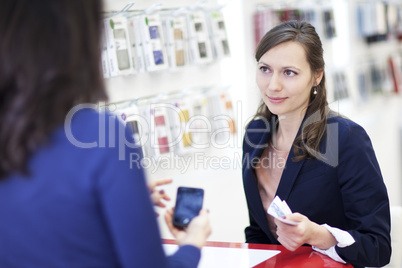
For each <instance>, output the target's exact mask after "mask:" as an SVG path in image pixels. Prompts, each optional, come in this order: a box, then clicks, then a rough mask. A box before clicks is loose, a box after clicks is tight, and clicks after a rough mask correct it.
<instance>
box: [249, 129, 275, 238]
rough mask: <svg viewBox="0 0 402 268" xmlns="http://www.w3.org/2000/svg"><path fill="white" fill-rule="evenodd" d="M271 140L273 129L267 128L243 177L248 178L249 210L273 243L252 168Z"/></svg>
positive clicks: (253, 152)
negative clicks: (250, 205)
mask: <svg viewBox="0 0 402 268" xmlns="http://www.w3.org/2000/svg"><path fill="white" fill-rule="evenodd" d="M270 139H271V129H269V128H267V130H266V131H265V132H264V133H263V134H262V135H261V136H260V140H259V141H258V143H257V142H256V141H254V142H255V143H254V144H258V146H256V147H255V150H253V151H251V154H250V156H249V161H248V162H247V169H246V170H245V173H244V174H243V177H244V178H247V179H246V180H244V187H245V192H246V193H247V197H248V198H249V199H250V200H249V204H252V207H250V208H249V209H250V210H252V211H254V213H253V215H254V218H255V220H256V221H257V223H258V225H259V226H260V228H261V229H262V230H263V231H264V233H265V234H266V235H267V236H268V237H269V238H270V240H271V241H276V239H275V238H274V237H273V235H272V234H271V231H270V230H269V227H268V224H267V218H266V213H267V212H266V211H265V209H264V207H263V205H262V201H261V197H260V192H259V190H258V186H257V178H256V176H255V172H254V167H253V166H252V163H255V161H258V160H259V159H260V158H261V155H262V153H263V151H264V149H265V148H266V147H267V145H268V141H269V140H270Z"/></svg>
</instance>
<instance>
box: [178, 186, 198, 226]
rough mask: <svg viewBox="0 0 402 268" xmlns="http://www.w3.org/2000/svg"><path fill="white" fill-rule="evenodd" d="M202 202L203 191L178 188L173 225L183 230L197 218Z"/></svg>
mask: <svg viewBox="0 0 402 268" xmlns="http://www.w3.org/2000/svg"><path fill="white" fill-rule="evenodd" d="M203 201H204V190H203V189H200V188H191V187H179V188H178V189H177V197H176V206H175V209H174V214H173V225H174V226H175V227H177V228H179V229H184V228H186V227H187V225H188V224H189V223H190V221H191V220H192V219H193V218H194V217H196V216H198V214H199V213H200V210H201V208H202V203H203Z"/></svg>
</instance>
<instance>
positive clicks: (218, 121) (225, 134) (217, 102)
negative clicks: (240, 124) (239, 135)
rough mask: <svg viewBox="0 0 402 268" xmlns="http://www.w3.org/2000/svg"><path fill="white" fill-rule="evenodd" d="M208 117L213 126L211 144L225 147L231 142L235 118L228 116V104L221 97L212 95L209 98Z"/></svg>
mask: <svg viewBox="0 0 402 268" xmlns="http://www.w3.org/2000/svg"><path fill="white" fill-rule="evenodd" d="M207 103H208V117H209V120H210V122H211V124H212V135H211V144H212V145H213V146H214V145H217V146H219V145H223V144H225V143H227V142H228V141H229V138H230V133H231V132H232V129H231V128H230V122H232V120H233V118H231V117H230V116H228V115H227V111H226V103H225V101H224V99H223V98H222V96H221V95H211V96H209V97H208V101H207Z"/></svg>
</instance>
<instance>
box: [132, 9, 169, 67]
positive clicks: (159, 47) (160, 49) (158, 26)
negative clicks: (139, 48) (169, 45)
mask: <svg viewBox="0 0 402 268" xmlns="http://www.w3.org/2000/svg"><path fill="white" fill-rule="evenodd" d="M139 22H140V24H141V25H140V29H141V37H142V41H143V50H144V61H145V66H146V69H147V71H148V72H151V71H159V70H164V69H167V68H168V67H169V63H168V61H167V56H166V49H165V44H164V34H163V30H162V23H161V19H160V16H159V14H151V15H141V16H140V19H139Z"/></svg>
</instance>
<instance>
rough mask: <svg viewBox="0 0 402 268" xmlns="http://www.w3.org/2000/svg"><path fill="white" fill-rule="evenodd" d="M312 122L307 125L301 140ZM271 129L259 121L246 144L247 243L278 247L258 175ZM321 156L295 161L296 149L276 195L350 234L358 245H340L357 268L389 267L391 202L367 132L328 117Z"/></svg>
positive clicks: (341, 253)
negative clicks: (257, 166) (256, 172)
mask: <svg viewBox="0 0 402 268" xmlns="http://www.w3.org/2000/svg"><path fill="white" fill-rule="evenodd" d="M274 120H275V119H273V120H272V121H274ZM308 121H309V120H308V119H305V120H304V121H303V124H302V126H301V127H300V130H299V133H298V135H299V134H300V133H301V129H302V128H303V127H304V126H306V125H307V124H309V122H308ZM272 129H273V127H272V122H268V121H266V120H262V119H258V120H254V121H252V122H251V123H250V124H249V126H248V127H247V129H246V133H245V137H244V141H243V184H244V191H245V194H246V199H247V206H248V210H249V217H250V226H248V227H246V229H245V234H246V242H247V243H262V244H278V243H279V242H278V241H277V240H276V238H275V237H274V236H273V235H272V234H271V232H270V230H269V227H268V223H267V219H266V212H265V210H264V207H263V204H262V202H261V197H260V194H259V190H258V187H257V178H256V175H255V170H254V168H255V166H256V164H257V163H258V161H259V159H260V157H261V154H262V152H263V151H264V149H265V148H266V147H267V145H268V142H269V140H270V139H271V133H272ZM320 151H321V153H322V155H323V158H322V159H305V160H301V161H298V162H295V161H292V158H293V157H294V156H295V154H294V152H293V148H292V149H291V150H290V152H289V156H288V159H287V161H286V165H285V168H284V170H283V174H282V177H281V180H280V183H279V186H278V189H277V191H276V195H278V196H279V197H280V198H281V199H282V200H286V202H287V204H288V205H289V207H290V209H291V210H292V211H293V212H299V213H301V214H303V215H305V216H307V217H308V218H309V219H310V220H311V221H313V222H316V223H318V224H324V223H326V224H328V225H330V226H332V227H337V228H339V229H342V230H345V231H348V232H349V233H350V234H351V235H352V236H353V238H354V239H355V241H356V242H355V243H354V244H352V245H351V246H348V247H345V248H340V247H338V246H336V251H337V253H338V255H339V256H340V257H341V258H342V259H343V260H345V261H347V262H349V263H351V264H352V265H354V266H356V267H360V266H383V265H385V264H387V263H388V262H389V260H390V256H391V239H390V210H389V200H388V194H387V189H386V187H385V184H384V182H383V179H382V175H381V171H380V167H379V165H378V162H377V159H376V156H375V154H374V150H373V147H372V144H371V141H370V139H369V137H368V135H367V133H366V132H365V130H364V129H363V128H362V127H361V126H359V125H357V124H356V123H354V122H352V121H350V120H348V119H346V118H342V117H338V116H332V117H329V118H328V120H327V133H326V135H325V136H324V138H323V141H322V143H321V145H320Z"/></svg>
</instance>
